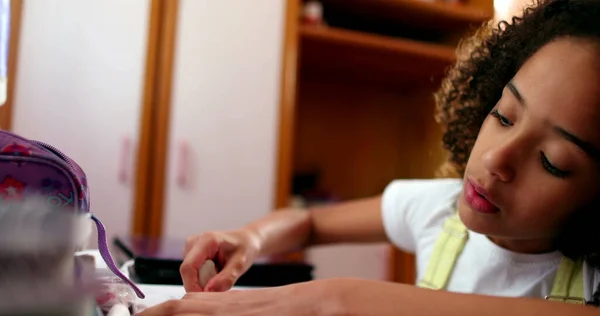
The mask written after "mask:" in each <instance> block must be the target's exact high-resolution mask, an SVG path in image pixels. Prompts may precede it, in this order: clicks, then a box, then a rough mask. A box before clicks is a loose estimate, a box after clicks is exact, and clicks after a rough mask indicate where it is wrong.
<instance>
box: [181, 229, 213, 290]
mask: <svg viewBox="0 0 600 316" xmlns="http://www.w3.org/2000/svg"><path fill="white" fill-rule="evenodd" d="M218 250H219V241H218V240H217V239H215V238H199V239H198V240H197V242H196V244H195V245H194V247H193V248H192V249H191V250H190V251H189V253H188V254H187V256H185V258H184V260H183V263H182V264H181V266H180V268H179V273H180V274H181V279H182V281H183V287H184V288H185V290H186V292H198V291H202V288H201V287H200V285H199V283H198V281H199V280H198V272H199V270H200V267H201V266H202V264H203V263H204V261H206V260H207V259H211V258H213V257H214V256H215V254H216V253H217V252H218Z"/></svg>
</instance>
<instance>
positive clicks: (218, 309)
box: [138, 279, 343, 316]
mask: <svg viewBox="0 0 600 316" xmlns="http://www.w3.org/2000/svg"><path fill="white" fill-rule="evenodd" d="M339 285H340V284H338V283H337V281H335V280H333V279H332V280H322V281H312V282H306V283H297V284H293V285H288V286H282V287H273V288H265V289H250V290H231V291H227V292H223V293H188V294H186V295H185V296H184V297H183V298H182V299H181V300H172V301H168V302H165V303H162V304H159V305H156V306H154V307H151V308H149V309H146V310H144V311H143V312H141V313H139V314H138V316H200V315H202V316H209V315H210V316H220V315H224V316H239V315H244V316H259V315H260V316H281V315H286V316H304V315H307V316H308V315H311V316H318V315H340V314H341V307H342V306H343V304H341V303H340V300H339V298H340V297H341V295H339V293H341V291H339V290H341V287H340V286H339Z"/></svg>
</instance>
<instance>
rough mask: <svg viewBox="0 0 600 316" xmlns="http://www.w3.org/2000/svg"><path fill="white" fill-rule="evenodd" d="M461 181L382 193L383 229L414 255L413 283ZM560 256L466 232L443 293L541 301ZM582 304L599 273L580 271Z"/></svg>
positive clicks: (400, 184) (395, 185)
mask: <svg viewBox="0 0 600 316" xmlns="http://www.w3.org/2000/svg"><path fill="white" fill-rule="evenodd" d="M461 190H462V180H461V179H435V180H429V179H428V180H421V179H415V180H396V181H393V182H392V183H390V184H389V185H388V187H387V188H386V189H385V191H384V193H383V201H382V212H383V213H382V215H383V224H384V227H385V230H386V233H387V236H388V238H389V239H390V241H391V242H392V243H394V244H395V245H396V246H397V247H398V248H400V249H401V250H404V251H406V252H410V253H416V258H417V280H420V279H421V277H422V276H423V273H424V272H425V269H426V267H427V264H428V262H429V257H430V255H431V252H432V250H433V247H434V244H435V242H436V240H437V238H438V236H439V234H440V232H441V230H442V226H443V224H444V222H445V220H446V219H447V218H448V217H450V216H452V215H453V213H454V211H455V203H456V200H457V198H458V195H459V194H460V192H461ZM561 258H562V255H561V254H560V253H559V252H558V251H556V252H552V253H546V254H522V253H515V252H511V251H508V250H506V249H504V248H501V247H499V246H498V245H496V244H494V243H493V242H491V241H490V240H489V239H488V238H487V237H486V236H485V235H481V234H478V233H475V232H473V231H469V239H468V241H467V243H466V244H465V247H464V249H463V252H462V253H461V255H460V257H459V258H458V260H457V262H456V265H455V268H454V271H453V272H452V275H451V277H450V280H449V282H448V287H447V290H448V291H451V292H461V293H477V294H484V295H496V296H509V297H536V298H543V297H544V296H546V295H548V294H550V291H551V289H552V285H553V283H554V277H555V275H556V271H557V270H558V266H559V264H560V260H561ZM584 280H585V281H584V282H585V289H584V290H585V296H586V299H588V300H589V299H591V295H592V293H593V290H594V289H595V288H596V286H595V285H596V284H598V281H600V278H599V273H598V272H596V271H595V270H594V269H593V268H591V267H590V266H588V265H587V264H586V266H585V267H584Z"/></svg>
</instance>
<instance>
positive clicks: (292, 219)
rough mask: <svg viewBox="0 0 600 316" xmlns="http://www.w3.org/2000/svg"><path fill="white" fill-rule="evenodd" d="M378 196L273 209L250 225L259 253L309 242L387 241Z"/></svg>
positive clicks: (295, 247) (268, 254)
mask: <svg viewBox="0 0 600 316" xmlns="http://www.w3.org/2000/svg"><path fill="white" fill-rule="evenodd" d="M380 203H381V199H380V197H375V198H367V199H360V200H355V201H349V202H343V203H337V204H332V205H327V206H322V207H317V208H311V209H308V210H281V211H275V212H273V213H271V214H269V215H268V216H266V217H265V218H263V219H260V220H258V221H256V222H254V223H251V224H250V225H248V226H246V228H247V229H250V230H251V231H253V232H255V233H257V235H258V236H259V238H260V240H261V253H260V255H261V256H270V255H274V254H280V253H284V252H289V251H294V250H299V249H301V248H305V247H308V246H311V245H320V244H331V243H344V242H352V243H359V242H378V241H386V235H385V232H384V229H383V223H382V218H381V211H380V210H381V206H380Z"/></svg>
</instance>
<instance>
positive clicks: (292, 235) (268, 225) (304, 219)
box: [245, 209, 312, 256]
mask: <svg viewBox="0 0 600 316" xmlns="http://www.w3.org/2000/svg"><path fill="white" fill-rule="evenodd" d="M245 228H246V229H248V230H250V231H252V232H254V233H256V235H257V236H258V237H259V240H260V256H271V255H277V254H281V253H285V252H290V251H294V250H297V249H300V248H302V247H303V245H304V244H305V243H306V240H307V239H308V238H309V235H310V231H311V229H312V228H311V219H310V213H309V212H307V211H302V210H293V209H290V210H280V211H275V212H272V213H271V214H269V215H268V216H266V217H265V218H262V219H260V220H258V221H256V222H253V223H251V224H249V225H247V226H246V227H245Z"/></svg>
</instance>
